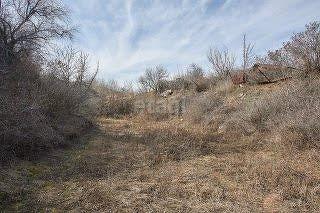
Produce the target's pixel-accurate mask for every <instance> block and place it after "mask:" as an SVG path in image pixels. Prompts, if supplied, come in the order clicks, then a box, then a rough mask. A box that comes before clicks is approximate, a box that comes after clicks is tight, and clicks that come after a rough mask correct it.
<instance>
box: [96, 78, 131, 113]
mask: <svg viewBox="0 0 320 213" xmlns="http://www.w3.org/2000/svg"><path fill="white" fill-rule="evenodd" d="M94 90H95V91H96V92H97V93H98V96H99V99H100V101H99V114H100V115H104V116H107V117H121V116H125V115H130V114H131V113H133V111H134V93H133V91H132V88H131V85H130V84H129V85H127V86H120V85H119V84H118V82H116V81H114V80H111V81H108V82H107V83H105V82H99V83H96V85H95V86H94Z"/></svg>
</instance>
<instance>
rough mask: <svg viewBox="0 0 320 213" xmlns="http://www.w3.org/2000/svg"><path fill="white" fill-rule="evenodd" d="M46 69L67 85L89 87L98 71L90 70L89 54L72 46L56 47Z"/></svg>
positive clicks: (97, 69)
mask: <svg viewBox="0 0 320 213" xmlns="http://www.w3.org/2000/svg"><path fill="white" fill-rule="evenodd" d="M53 52H54V54H53V56H52V59H51V60H50V61H49V62H48V68H49V69H48V70H49V72H50V73H51V74H53V76H54V77H56V78H58V79H60V80H62V81H63V82H65V84H66V85H67V86H78V87H79V88H80V89H82V88H90V87H91V85H92V83H93V81H94V79H95V77H96V75H97V73H98V71H99V63H98V65H97V68H96V70H95V71H94V72H90V66H89V55H88V54H86V53H83V52H80V51H77V50H75V49H74V48H73V47H72V46H66V47H56V48H55V49H54V51H53Z"/></svg>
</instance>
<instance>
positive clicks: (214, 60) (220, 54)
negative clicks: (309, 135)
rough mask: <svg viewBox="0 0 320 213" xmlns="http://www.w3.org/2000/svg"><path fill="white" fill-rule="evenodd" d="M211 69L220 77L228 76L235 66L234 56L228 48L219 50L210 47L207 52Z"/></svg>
mask: <svg viewBox="0 0 320 213" xmlns="http://www.w3.org/2000/svg"><path fill="white" fill-rule="evenodd" d="M207 57H208V60H209V62H210V64H211V67H212V70H213V71H214V72H216V73H217V74H218V75H219V77H220V78H227V77H230V75H231V72H232V70H233V69H234V66H235V61H236V58H235V56H234V55H232V54H230V52H229V50H228V49H226V48H225V49H223V50H219V49H217V48H215V49H213V48H210V50H209V52H208V54H207Z"/></svg>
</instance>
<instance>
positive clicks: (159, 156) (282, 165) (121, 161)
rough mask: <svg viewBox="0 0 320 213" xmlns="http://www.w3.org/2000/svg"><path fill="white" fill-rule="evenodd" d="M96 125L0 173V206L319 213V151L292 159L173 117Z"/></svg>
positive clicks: (254, 139)
mask: <svg viewBox="0 0 320 213" xmlns="http://www.w3.org/2000/svg"><path fill="white" fill-rule="evenodd" d="M99 122H100V127H101V128H100V130H97V131H95V132H93V133H91V134H90V135H88V136H87V137H86V138H83V141H84V143H82V144H81V145H78V146H76V147H75V148H74V149H71V150H65V151H59V152H54V153H53V154H52V155H51V156H50V158H49V159H48V160H42V161H37V162H32V163H30V162H29V163H26V162H21V163H20V164H18V165H16V166H15V169H14V170H12V169H2V176H4V177H5V176H7V175H6V174H11V178H8V177H7V178H3V179H2V181H1V195H2V197H1V199H2V201H6V202H2V203H3V204H4V206H3V208H4V209H7V210H8V211H10V210H11V211H24V210H30V211H34V210H35V211H43V210H45V211H90V212H92V211H99V212H101V211H107V212H108V211H110V212H163V211H166V212H215V211H220V212H262V211H263V210H266V211H267V210H270V209H271V210H274V209H278V210H279V211H280V212H292V211H297V212H303V211H304V212H317V211H318V210H319V201H320V194H319V189H320V178H319V177H320V176H319V175H320V174H319V173H318V172H317V171H320V164H319V159H320V155H319V152H318V151H317V150H316V149H307V150H305V151H303V152H302V151H299V152H298V153H297V152H296V154H295V155H288V154H286V153H284V152H275V150H274V149H271V148H270V147H272V146H273V145H272V143H276V142H275V141H274V140H273V139H274V138H272V139H270V140H266V139H264V138H262V137H261V138H260V139H261V141H259V143H260V145H257V140H258V139H257V137H256V136H245V137H244V138H239V140H238V141H237V142H234V141H232V142H230V141H226V140H225V139H224V137H225V136H224V135H223V134H218V133H215V132H214V131H212V132H211V130H210V129H206V130H204V129H203V127H200V126H195V125H190V124H188V123H185V122H183V121H180V122H179V121H178V120H177V119H172V120H168V121H167V122H162V121H161V122H155V121H145V120H144V121H138V120H136V119H135V120H129V121H128V120H110V119H104V118H102V119H100V121H99ZM157 130H158V131H157ZM227 138H228V137H227ZM228 140H229V138H228ZM275 140H276V138H275ZM86 141H89V143H87V142H86ZM259 143H258V144H259ZM261 143H262V144H261ZM266 144H268V145H266ZM57 162H59V163H57ZM8 171H9V172H8ZM7 172H8V173H7ZM17 182H18V183H19V184H18V185H14V184H16V183H17ZM4 186H7V188H6V187H4ZM8 186H10V187H8ZM12 189H15V190H12Z"/></svg>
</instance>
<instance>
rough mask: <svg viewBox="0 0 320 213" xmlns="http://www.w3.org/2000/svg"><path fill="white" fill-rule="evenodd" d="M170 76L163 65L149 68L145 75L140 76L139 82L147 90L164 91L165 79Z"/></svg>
mask: <svg viewBox="0 0 320 213" xmlns="http://www.w3.org/2000/svg"><path fill="white" fill-rule="evenodd" d="M167 77H168V71H167V70H166V69H165V68H164V67H162V66H156V67H155V68H148V69H146V70H145V73H144V74H143V76H141V77H140V78H139V83H140V84H141V86H142V89H143V90H145V91H154V92H155V93H161V92H163V90H164V88H163V81H164V80H165V79H166V78H167Z"/></svg>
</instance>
